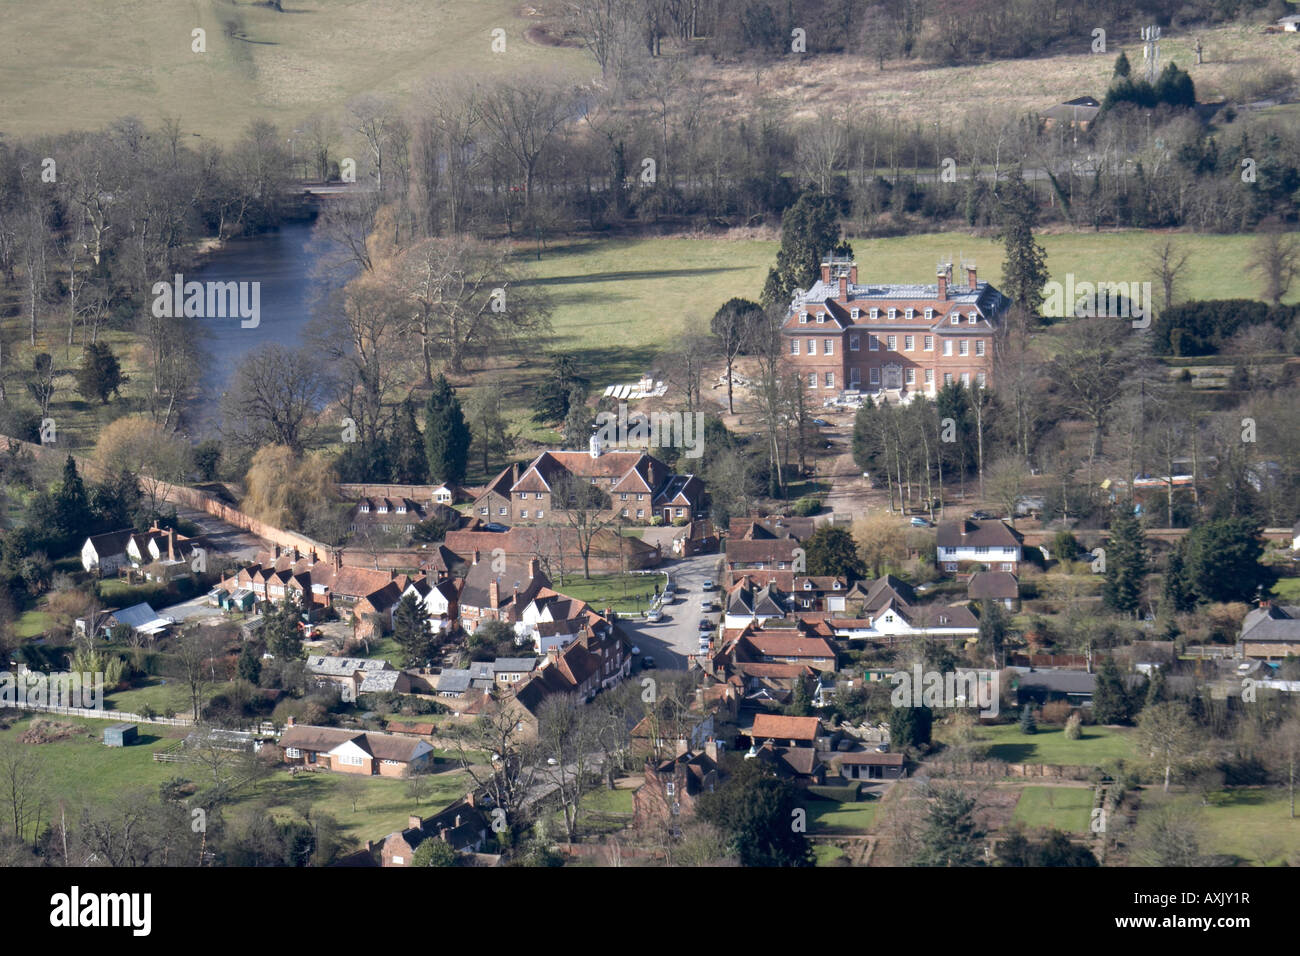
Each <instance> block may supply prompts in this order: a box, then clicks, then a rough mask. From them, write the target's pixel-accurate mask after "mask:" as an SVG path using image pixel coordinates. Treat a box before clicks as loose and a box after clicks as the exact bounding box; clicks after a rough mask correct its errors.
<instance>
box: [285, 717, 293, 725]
mask: <svg viewBox="0 0 1300 956" xmlns="http://www.w3.org/2000/svg"><path fill="white" fill-rule="evenodd" d="M288 720H289V722H288V723H287V724H286V725H285V726H286V727H292V726H293V717H292V716H290V717H289V718H288Z"/></svg>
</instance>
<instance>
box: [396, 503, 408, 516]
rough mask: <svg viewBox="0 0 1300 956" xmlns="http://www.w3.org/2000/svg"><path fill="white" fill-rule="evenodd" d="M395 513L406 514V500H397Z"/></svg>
mask: <svg viewBox="0 0 1300 956" xmlns="http://www.w3.org/2000/svg"><path fill="white" fill-rule="evenodd" d="M397 513H398V514H399V515H404V514H406V502H405V501H400V502H398V504H397Z"/></svg>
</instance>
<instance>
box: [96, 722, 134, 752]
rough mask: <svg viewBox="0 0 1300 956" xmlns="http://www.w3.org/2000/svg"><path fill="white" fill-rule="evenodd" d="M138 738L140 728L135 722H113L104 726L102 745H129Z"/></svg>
mask: <svg viewBox="0 0 1300 956" xmlns="http://www.w3.org/2000/svg"><path fill="white" fill-rule="evenodd" d="M139 739H140V728H139V727H137V726H136V725H135V724H113V725H112V726H111V727H105V728H104V746H106V747H129V746H131V744H133V743H135V742H136V741H137V740H139Z"/></svg>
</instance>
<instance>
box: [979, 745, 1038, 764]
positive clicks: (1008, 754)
mask: <svg viewBox="0 0 1300 956" xmlns="http://www.w3.org/2000/svg"><path fill="white" fill-rule="evenodd" d="M1036 752H1037V751H1036V748H1035V747H1034V745H1033V744H994V745H993V746H991V747H989V756H990V757H991V758H993V759H994V760H1005V761H1006V762H1007V763H1028V762H1029V760H1030V758H1031V757H1033V756H1034V754H1035V753H1036Z"/></svg>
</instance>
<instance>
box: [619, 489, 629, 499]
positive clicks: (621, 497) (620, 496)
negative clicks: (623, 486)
mask: <svg viewBox="0 0 1300 956" xmlns="http://www.w3.org/2000/svg"><path fill="white" fill-rule="evenodd" d="M618 500H619V501H627V492H626V491H624V492H621V493H620V494H619V496H618Z"/></svg>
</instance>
